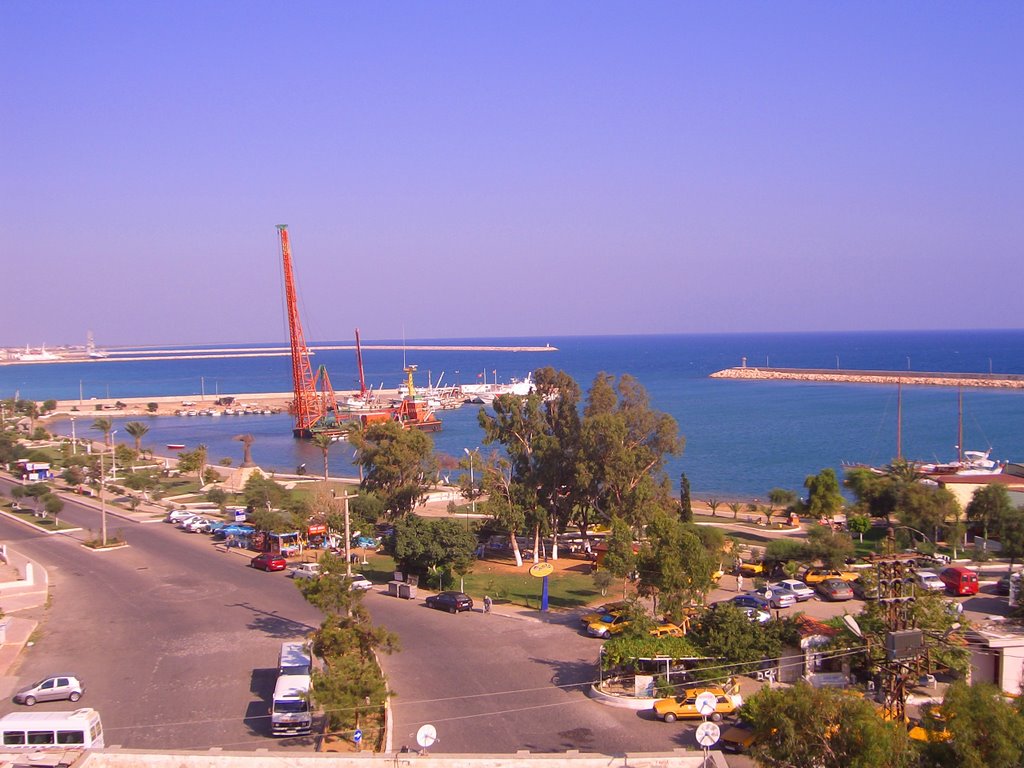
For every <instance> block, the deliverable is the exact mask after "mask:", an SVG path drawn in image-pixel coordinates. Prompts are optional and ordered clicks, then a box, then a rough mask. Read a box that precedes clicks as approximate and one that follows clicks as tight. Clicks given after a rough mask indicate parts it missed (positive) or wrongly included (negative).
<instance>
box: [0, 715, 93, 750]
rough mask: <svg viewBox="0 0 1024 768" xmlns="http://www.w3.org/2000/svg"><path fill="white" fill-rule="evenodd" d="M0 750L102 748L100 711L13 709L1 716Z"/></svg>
mask: <svg viewBox="0 0 1024 768" xmlns="http://www.w3.org/2000/svg"><path fill="white" fill-rule="evenodd" d="M0 742H2V748H3V749H72V748H75V747H102V746H103V724H102V723H101V722H100V713H99V712H97V711H96V710H95V709H92V708H90V707H83V708H81V709H76V710H75V711H74V712H12V713H11V714H9V715H4V716H3V717H0Z"/></svg>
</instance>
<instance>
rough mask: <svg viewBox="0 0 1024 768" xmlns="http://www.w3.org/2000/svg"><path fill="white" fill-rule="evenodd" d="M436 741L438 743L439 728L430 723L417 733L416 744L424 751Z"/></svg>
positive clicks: (421, 727)
mask: <svg viewBox="0 0 1024 768" xmlns="http://www.w3.org/2000/svg"><path fill="white" fill-rule="evenodd" d="M435 741H437V728H435V727H434V726H432V725H431V724H430V723H427V724H426V725H421V726H420V729H419V730H418V731H416V743H417V744H419V745H420V746H421V747H423V749H427V748H428V747H430V746H431V745H432V744H433V743H434V742H435Z"/></svg>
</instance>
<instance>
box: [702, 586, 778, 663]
mask: <svg viewBox="0 0 1024 768" xmlns="http://www.w3.org/2000/svg"><path fill="white" fill-rule="evenodd" d="M784 634H785V628H784V626H783V624H781V623H779V622H769V623H767V624H759V623H757V622H754V621H751V620H750V619H749V618H747V614H746V613H744V612H743V611H742V610H740V609H739V608H738V607H737V606H736V605H735V604H734V603H730V602H725V603H719V604H718V605H716V606H714V608H713V609H711V610H709V611H706V612H705V613H704V615H703V616H702V617H701V620H700V621H699V622H697V623H696V624H695V625H694V626H693V627H691V629H690V634H689V635H687V637H688V638H690V639H692V640H693V641H694V642H695V643H697V644H698V645H699V646H700V647H701V648H702V649H703V650H704V654H705V655H706V656H707V657H708V661H707V662H703V663H699V664H698V665H697V669H695V670H694V671H693V673H692V674H693V677H694V679H718V680H720V679H722V678H725V677H728V676H730V675H733V674H746V673H752V672H753V671H754V670H756V669H758V668H759V666H760V664H761V662H762V661H763V660H764V659H771V658H776V657H777V656H778V655H779V653H780V651H781V650H782V638H783V635H784Z"/></svg>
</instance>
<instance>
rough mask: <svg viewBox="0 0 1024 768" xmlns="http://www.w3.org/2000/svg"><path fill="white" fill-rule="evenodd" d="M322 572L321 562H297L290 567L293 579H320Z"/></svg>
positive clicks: (289, 572) (289, 573)
mask: <svg viewBox="0 0 1024 768" xmlns="http://www.w3.org/2000/svg"><path fill="white" fill-rule="evenodd" d="M321 573H322V571H321V570H320V563H296V564H295V565H293V566H292V567H291V568H289V569H288V575H289V576H291V577H292V578H293V579H318V578H320V575H321Z"/></svg>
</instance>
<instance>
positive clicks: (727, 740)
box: [718, 720, 754, 755]
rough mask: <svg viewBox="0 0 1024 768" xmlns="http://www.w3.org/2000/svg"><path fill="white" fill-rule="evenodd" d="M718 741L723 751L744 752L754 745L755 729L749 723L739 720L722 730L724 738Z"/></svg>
mask: <svg viewBox="0 0 1024 768" xmlns="http://www.w3.org/2000/svg"><path fill="white" fill-rule="evenodd" d="M718 743H719V745H720V746H721V747H722V751H723V752H733V753H735V754H738V755H739V754H743V753H744V752H747V751H748V750H749V749H750V748H751V747H752V746H753V745H754V729H753V727H752V726H750V725H749V724H748V723H745V722H744V721H742V720H737V721H736V722H735V723H733V724H732V725H731V726H730V727H728V728H726V729H725V730H724V731H722V738H721V740H720V741H719V742H718Z"/></svg>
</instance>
